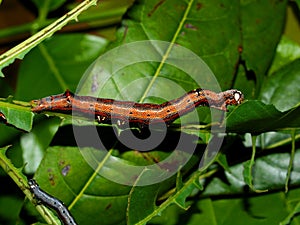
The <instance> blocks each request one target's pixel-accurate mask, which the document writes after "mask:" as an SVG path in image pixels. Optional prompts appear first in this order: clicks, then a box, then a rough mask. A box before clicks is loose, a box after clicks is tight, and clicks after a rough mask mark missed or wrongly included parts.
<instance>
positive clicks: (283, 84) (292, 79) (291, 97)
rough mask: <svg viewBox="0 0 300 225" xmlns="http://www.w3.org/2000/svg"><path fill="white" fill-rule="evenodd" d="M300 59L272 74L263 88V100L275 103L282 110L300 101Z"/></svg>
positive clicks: (267, 102)
mask: <svg viewBox="0 0 300 225" xmlns="http://www.w3.org/2000/svg"><path fill="white" fill-rule="evenodd" d="M299 83H300V59H297V60H294V61H293V62H291V63H289V64H287V65H285V66H284V67H282V68H281V69H279V70H277V71H276V72H275V73H274V74H272V75H270V76H269V77H268V78H267V80H266V81H265V82H264V86H263V88H262V90H261V100H262V101H263V102H264V103H266V104H274V105H275V107H276V108H277V109H279V110H280V111H285V110H289V109H290V108H292V107H295V106H296V105H297V104H299V103H300V95H299V93H300V86H299V85H298V84H299Z"/></svg>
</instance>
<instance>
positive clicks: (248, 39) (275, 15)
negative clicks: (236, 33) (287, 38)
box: [241, 0, 287, 81]
mask: <svg viewBox="0 0 300 225" xmlns="http://www.w3.org/2000/svg"><path fill="white" fill-rule="evenodd" d="M286 4H287V1H256V0H250V1H242V2H241V21H242V26H241V29H242V33H243V52H242V57H243V59H244V60H245V61H246V65H247V68H248V70H253V71H254V72H255V74H256V76H257V79H259V80H260V81H262V79H263V75H264V74H265V72H266V70H267V69H268V67H269V65H270V63H271V60H272V58H273V55H274V53H275V49H276V45H277V44H278V42H279V40H280V37H281V30H282V28H283V26H284V22H285V11H286Z"/></svg>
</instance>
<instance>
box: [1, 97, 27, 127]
mask: <svg viewBox="0 0 300 225" xmlns="http://www.w3.org/2000/svg"><path fill="white" fill-rule="evenodd" d="M0 112H1V113H2V114H3V115H4V117H5V118H2V119H3V120H4V121H2V122H5V123H6V124H8V125H12V126H14V127H16V128H18V129H20V130H24V131H30V130H31V127H32V122H33V113H32V112H31V111H30V110H29V108H28V107H24V106H21V105H17V104H16V103H13V102H12V103H10V102H8V101H7V100H5V101H3V100H2V101H0Z"/></svg>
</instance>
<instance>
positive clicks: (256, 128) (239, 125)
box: [226, 100, 300, 134]
mask: <svg viewBox="0 0 300 225" xmlns="http://www.w3.org/2000/svg"><path fill="white" fill-rule="evenodd" d="M299 111H300V105H298V106H296V107H295V108H292V109H290V110H289V111H286V112H280V111H278V110H277V109H276V108H275V107H274V106H273V105H265V104H264V103H262V102H261V101H254V100H253V101H252V100H249V101H247V102H245V103H243V104H242V105H240V106H238V107H235V108H234V109H233V110H232V111H231V112H230V113H229V114H228V116H227V118H226V130H227V131H228V132H236V133H256V134H259V133H263V132H267V131H274V130H278V129H284V128H289V127H300V118H299V116H298V115H299Z"/></svg>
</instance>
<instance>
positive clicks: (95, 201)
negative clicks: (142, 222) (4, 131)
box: [35, 147, 130, 225]
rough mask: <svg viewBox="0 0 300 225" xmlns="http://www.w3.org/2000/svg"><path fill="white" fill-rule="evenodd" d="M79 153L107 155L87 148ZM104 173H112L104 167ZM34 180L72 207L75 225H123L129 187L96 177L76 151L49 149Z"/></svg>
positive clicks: (72, 148) (74, 149) (69, 148)
mask: <svg viewBox="0 0 300 225" xmlns="http://www.w3.org/2000/svg"><path fill="white" fill-rule="evenodd" d="M82 150H83V151H95V152H99V153H101V154H102V155H105V152H106V151H103V152H102V151H101V150H94V149H89V148H85V149H82ZM112 160H113V161H114V160H116V161H118V160H119V159H117V158H114V159H112ZM103 169H104V170H105V171H107V172H114V171H112V168H110V167H107V166H104V168H103ZM94 173H96V176H95V177H94V175H93V174H94ZM35 178H36V180H37V181H38V183H39V184H40V186H41V188H43V189H44V190H45V191H47V192H49V193H50V194H52V195H53V196H55V197H57V198H59V199H61V200H62V201H63V202H64V203H65V204H66V205H67V206H70V205H71V208H70V209H71V213H72V215H73V216H74V217H75V219H76V221H77V223H78V224H81V225H84V224H97V223H98V222H99V218H101V223H102V224H124V223H123V222H122V221H124V220H125V210H126V206H127V198H128V194H129V191H130V187H129V186H124V185H120V184H117V183H115V182H112V181H109V180H107V179H105V178H104V177H102V176H100V175H99V174H97V172H96V171H94V170H93V169H92V168H91V167H90V165H89V164H88V163H87V162H86V161H85V159H84V158H83V156H82V154H81V152H80V150H79V149H78V148H76V147H52V148H49V149H48V150H47V152H46V155H45V157H44V158H43V160H42V162H41V164H40V167H39V168H38V170H37V172H36V174H35ZM90 179H91V180H90ZM95 215H99V217H98V216H95Z"/></svg>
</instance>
